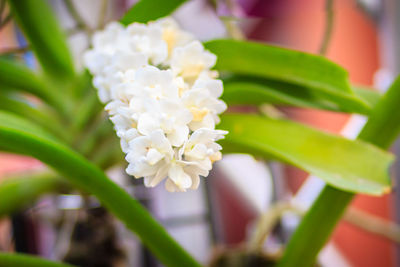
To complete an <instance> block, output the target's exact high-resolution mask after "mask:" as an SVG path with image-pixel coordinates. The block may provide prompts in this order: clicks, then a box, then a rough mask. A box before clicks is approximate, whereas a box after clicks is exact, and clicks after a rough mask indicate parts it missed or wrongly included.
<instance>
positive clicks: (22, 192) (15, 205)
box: [0, 173, 62, 218]
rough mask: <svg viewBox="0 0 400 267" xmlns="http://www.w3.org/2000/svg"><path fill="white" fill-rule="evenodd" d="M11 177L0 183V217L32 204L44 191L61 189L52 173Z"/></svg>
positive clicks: (59, 183)
mask: <svg viewBox="0 0 400 267" xmlns="http://www.w3.org/2000/svg"><path fill="white" fill-rule="evenodd" d="M25 176H26V177H24V176H22V177H13V178H9V179H7V180H5V181H4V182H2V183H0V218H1V217H3V216H5V215H10V214H12V213H13V212H16V211H19V210H20V209H22V208H24V207H25V206H27V205H29V204H32V202H33V201H35V200H36V199H37V198H39V197H40V196H42V195H43V194H45V193H49V192H55V191H57V190H59V189H61V185H62V183H61V181H60V180H59V179H57V178H55V175H54V173H38V174H34V175H25Z"/></svg>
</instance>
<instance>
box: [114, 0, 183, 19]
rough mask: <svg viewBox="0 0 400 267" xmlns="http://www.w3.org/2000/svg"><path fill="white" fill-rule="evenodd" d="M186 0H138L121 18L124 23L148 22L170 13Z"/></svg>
mask: <svg viewBox="0 0 400 267" xmlns="http://www.w3.org/2000/svg"><path fill="white" fill-rule="evenodd" d="M186 1H187V0H168V1H165V0H140V1H139V2H138V3H137V4H135V5H134V6H133V7H131V8H130V9H129V10H128V11H127V12H126V13H125V15H124V16H123V17H122V18H121V20H120V21H121V23H122V24H124V25H128V24H131V23H132V22H148V21H150V20H156V19H158V18H161V17H165V16H167V15H169V14H171V13H172V12H173V11H174V10H175V9H177V8H178V7H179V6H180V5H181V4H183V3H184V2H186Z"/></svg>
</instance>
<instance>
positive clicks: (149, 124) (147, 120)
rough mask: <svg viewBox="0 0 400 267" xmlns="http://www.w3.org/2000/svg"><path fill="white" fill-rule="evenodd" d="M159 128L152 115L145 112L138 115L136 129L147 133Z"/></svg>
mask: <svg viewBox="0 0 400 267" xmlns="http://www.w3.org/2000/svg"><path fill="white" fill-rule="evenodd" d="M159 128H160V124H159V122H158V121H157V118H154V116H152V115H150V114H148V113H145V114H143V115H141V116H140V118H139V120H138V125H137V129H138V131H139V132H140V133H141V134H144V135H148V134H150V133H151V132H153V131H155V130H157V129H159Z"/></svg>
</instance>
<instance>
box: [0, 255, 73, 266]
mask: <svg viewBox="0 0 400 267" xmlns="http://www.w3.org/2000/svg"><path fill="white" fill-rule="evenodd" d="M11 266H12V267H73V265H70V264H67V263H61V262H55V261H50V260H46V259H41V258H39V257H36V256H32V255H27V254H22V253H4V252H0V267H11Z"/></svg>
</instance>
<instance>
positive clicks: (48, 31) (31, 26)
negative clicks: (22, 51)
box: [8, 0, 74, 78]
mask: <svg viewBox="0 0 400 267" xmlns="http://www.w3.org/2000/svg"><path fill="white" fill-rule="evenodd" d="M8 3H9V4H10V7H11V9H12V12H13V15H14V16H15V18H16V20H17V22H18V24H19V26H20V27H21V28H22V30H23V31H24V33H25V35H26V37H27V39H28V40H29V44H30V45H31V46H32V48H33V50H34V52H35V54H36V56H37V57H38V59H39V61H40V64H41V65H42V67H43V69H44V71H45V72H46V73H48V74H50V76H56V77H65V78H70V77H72V76H73V75H74V65H73V62H72V56H71V54H70V52H69V49H68V46H67V42H66V38H65V36H64V33H63V32H62V30H61V28H60V26H59V25H58V21H57V19H56V17H55V12H54V11H53V10H51V8H50V7H49V5H48V3H47V1H45V0H9V1H8Z"/></svg>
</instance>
